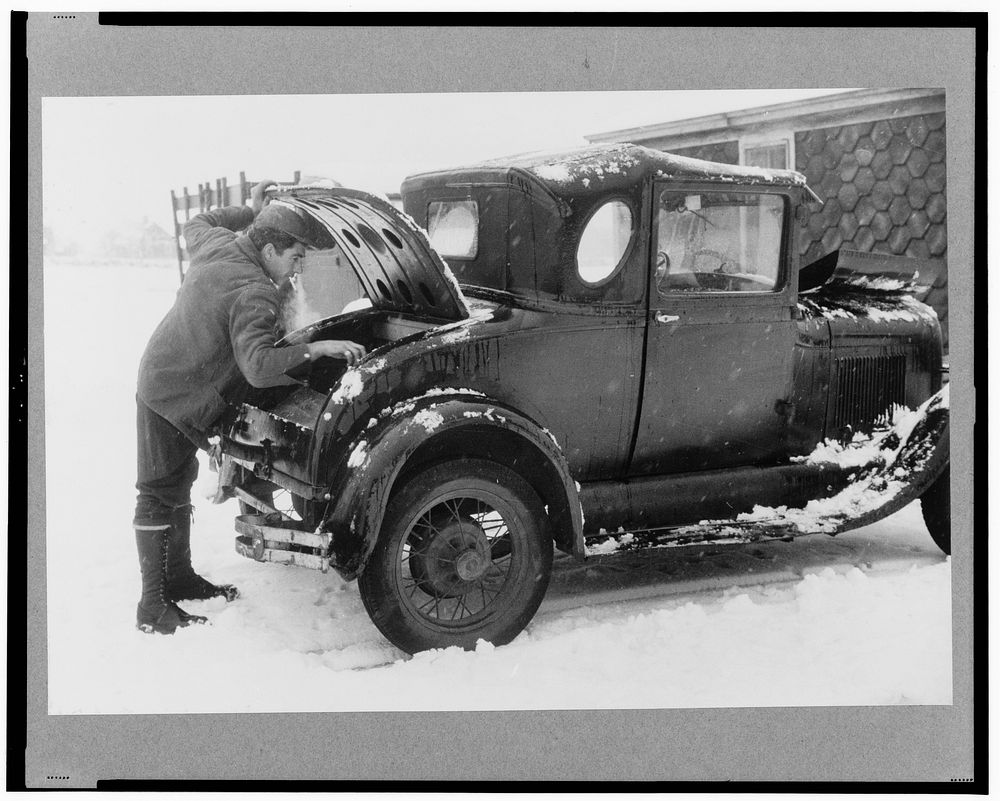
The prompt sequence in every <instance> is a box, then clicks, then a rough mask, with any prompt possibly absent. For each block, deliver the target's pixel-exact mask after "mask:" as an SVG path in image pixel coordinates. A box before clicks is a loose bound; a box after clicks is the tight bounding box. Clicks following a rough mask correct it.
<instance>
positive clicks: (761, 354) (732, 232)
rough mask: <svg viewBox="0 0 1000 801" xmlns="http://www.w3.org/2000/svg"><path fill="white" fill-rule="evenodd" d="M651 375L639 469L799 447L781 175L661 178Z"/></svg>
mask: <svg viewBox="0 0 1000 801" xmlns="http://www.w3.org/2000/svg"><path fill="white" fill-rule="evenodd" d="M653 201H654V202H653V217H654V219H653V231H652V240H651V241H652V243H653V248H651V250H653V253H652V254H651V272H652V275H651V282H650V304H649V311H648V319H647V340H646V361H645V383H644V387H643V394H642V401H641V404H640V417H639V422H638V427H637V432H636V443H635V448H634V450H633V456H632V461H631V467H630V474H631V475H650V474H660V473H673V472H687V471H695V470H707V469H715V468H724V467H733V466H739V465H761V464H767V463H772V462H774V461H777V460H780V459H782V458H783V457H784V456H785V455H786V452H787V444H786V442H787V428H788V414H789V408H790V403H789V396H790V393H791V381H792V369H793V348H794V343H795V329H794V325H795V323H794V321H793V319H792V306H793V298H794V295H793V292H794V287H793V286H792V282H791V281H790V280H789V269H788V263H789V258H788V254H789V253H790V252H791V246H792V243H791V236H790V234H791V230H790V228H791V226H790V208H791V203H790V200H789V198H788V197H786V196H785V195H784V194H782V193H780V192H779V191H776V190H774V189H771V188H769V187H738V186H728V187H718V186H711V187H708V186H699V185H687V186H678V185H677V184H668V183H665V182H664V183H658V184H656V185H655V190H654V192H653Z"/></svg>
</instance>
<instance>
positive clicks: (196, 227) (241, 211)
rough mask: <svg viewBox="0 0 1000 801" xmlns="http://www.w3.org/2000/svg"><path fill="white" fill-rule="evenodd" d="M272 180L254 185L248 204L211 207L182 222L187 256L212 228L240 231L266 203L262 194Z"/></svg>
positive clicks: (198, 245) (198, 246)
mask: <svg viewBox="0 0 1000 801" xmlns="http://www.w3.org/2000/svg"><path fill="white" fill-rule="evenodd" d="M274 183H275V182H274V181H273V180H272V179H270V178H267V179H265V180H263V181H261V182H260V183H258V184H257V185H256V186H254V188H253V190H252V191H251V193H250V204H251V205H249V206H226V207H225V208H222V209H212V210H210V211H205V212H202V213H201V214H198V215H196V216H195V217H192V218H191V219H190V220H189V221H188V222H187V223H185V224H184V241H185V242H186V243H187V252H188V255H189V256H192V257H193V255H194V252H195V251H196V250H198V248H200V247H201V246H202V245H203V244H204V243H205V240H206V239H207V238H208V236H210V235H211V232H212V229H213V228H225V229H226V230H227V231H234V232H235V231H242V230H243V229H244V228H246V227H247V226H248V225H250V223H252V222H253V221H254V218H255V217H256V216H257V215H258V214H260V210H261V209H262V208H264V206H266V205H267V198H266V197H265V195H264V192H265V190H266V189H267V188H268V187H269V186H274Z"/></svg>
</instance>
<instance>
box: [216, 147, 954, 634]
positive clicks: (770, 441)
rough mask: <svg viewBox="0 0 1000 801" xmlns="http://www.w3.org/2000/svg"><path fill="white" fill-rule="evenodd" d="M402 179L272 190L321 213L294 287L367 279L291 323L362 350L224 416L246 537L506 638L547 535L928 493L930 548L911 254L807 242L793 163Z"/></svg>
mask: <svg viewBox="0 0 1000 801" xmlns="http://www.w3.org/2000/svg"><path fill="white" fill-rule="evenodd" d="M402 197H403V203H404V209H405V213H401V212H399V211H398V210H397V209H395V208H394V207H393V206H391V205H390V204H389V203H388V202H387V201H385V200H383V199H380V198H378V197H375V196H372V195H368V194H366V193H362V192H357V191H354V190H349V189H342V188H333V189H316V188H286V189H283V190H282V191H280V192H278V193H277V194H276V195H275V196H274V200H272V202H284V203H288V204H291V205H293V206H295V207H296V208H298V209H300V210H301V211H302V212H303V213H304V214H306V215H307V216H308V217H309V218H310V219H311V220H312V221H313V222H314V224H315V228H316V241H317V248H316V250H315V251H314V252H312V253H311V254H310V257H309V258H312V259H313V263H314V264H316V265H320V266H319V267H317V268H316V269H315V270H314V271H313V272H314V274H316V275H319V274H321V273H322V269H320V267H322V266H323V265H325V266H326V267H327V268H328V269H327V275H328V279H327V280H326V283H325V284H324V283H323V281H322V280H318V279H317V281H315V282H314V286H315V287H321V288H322V287H326V289H322V291H319V292H313V293H311V294H312V295H314V296H315V295H317V294H319V295H324V294H326V295H331V294H337V293H336V292H334V291H333V289H331V287H334V285H335V284H337V282H338V281H340V282H341V283H343V282H344V281H346V282H347V284H349V285H350V287H349V289H348V290H347V295H350V294H351V293H354V294H355V295H360V296H362V297H363V298H364V299H365V301H364V303H362V304H360V305H361V306H362V307H361V308H359V307H358V304H352V305H349V306H348V308H349V309H353V310H350V311H347V312H345V313H339V312H338V311H337V308H338V307H339V305H340V304H341V303H342V302H343V300H344V297H339V298H338V299H337V301H336V303H335V304H334V306H333V307H332V308H331V309H328V310H326V311H322V312H321V313H319V314H318V315H317V314H315V313H314V314H313V316H314V317H315V316H318V317H319V319H316V320H313V321H312V322H309V323H308V324H306V325H304V326H301V327H297V328H295V329H294V330H291V331H290V332H289V333H288V334H286V336H285V341H287V342H304V341H309V340H315V339H324V338H325V339H350V340H353V341H356V342H359V343H362V344H364V345H365V346H366V347H367V349H368V355H367V356H366V357H365V358H364V359H363V360H362V361H361V362H360V363H359V364H357V365H355V366H353V367H350V368H349V367H348V366H347V365H346V363H344V362H341V361H338V360H335V359H323V360H319V361H317V362H316V363H314V364H312V365H311V366H310V367H309V368H308V372H304V373H302V374H301V375H299V376H296V377H298V378H299V379H300V380H301V384H300V385H298V386H294V387H281V388H277V389H271V390H260V391H257V392H256V393H255V395H254V396H253V397H251V398H250V399H249V400H248V401H247V402H245V403H242V404H238V405H234V406H232V407H231V408H230V410H229V413H227V415H226V416H225V418H224V419H223V420H222V421H221V424H220V427H219V436H220V450H221V453H222V455H223V456H222V462H221V465H220V473H221V476H220V495H219V497H220V499H221V498H225V497H231V496H233V495H234V494H235V495H237V496H238V497H239V498H240V499H241V500H242V501H243V503H244V504H245V508H244V512H245V514H244V515H242V516H241V517H240V518H238V520H237V528H238V530H239V531H240V534H241V536H240V537H238V539H237V547H238V549H239V550H240V551H241V552H242V553H244V555H247V556H251V557H253V558H257V559H261V560H271V561H279V562H285V563H291V564H300V565H306V566H311V567H317V568H319V569H322V570H326V569H328V568H329V567H333V568H334V569H335V570H336V571H338V572H339V573H340V574H341V575H343V576H344V577H346V578H354V577H358V578H359V587H360V590H361V595H362V598H363V600H364V602H365V605H366V608H367V609H368V611H369V613H370V615H371V617H372V619H373V621H374V622H375V623H376V625H378V627H379V628H380V629H381V630H382V631H383V633H385V634H386V636H387V637H388V638H389V639H390V640H391V641H392V642H394V643H395V644H396V645H398V646H399V647H400V648H403V649H404V650H408V651H411V652H412V651H416V650H421V649H424V648H429V647H441V646H448V645H460V646H462V647H474V645H475V643H476V641H477V640H478V639H479V638H483V639H486V640H490V641H492V642H494V643H501V642H506V641H509V640H510V639H511V638H513V637H514V636H516V635H517V633H518V632H519V631H521V629H522V628H523V627H524V626H525V625H526V624H527V622H528V620H530V618H531V616H532V614H533V613H534V611H535V609H536V608H537V606H538V604H539V603H540V601H541V598H542V596H543V594H544V591H545V587H546V585H547V582H548V576H549V572H550V569H551V563H552V549H553V546H554V547H555V548H557V549H559V550H561V551H564V552H567V553H572V554H574V555H576V556H579V557H585V556H586V554H587V553H588V548H590V549H591V551H594V550H597V551H601V552H606V551H607V550H614V549H622V548H633V547H646V546H650V545H656V546H664V545H676V544H687V543H693V542H705V541H721V540H735V541H747V540H753V539H756V538H760V537H784V538H789V537H794V536H796V535H798V534H801V533H809V532H811V531H825V532H827V533H836V532H838V531H842V530H846V529H848V528H852V527H854V526H856V525H862V524H865V523H868V522H873V520H875V519H878V518H880V517H883V516H885V515H887V514H889V513H890V512H892V511H895V510H896V509H897V508H899V507H900V506H901V505H902V504H903V503H906V502H909V501H910V500H913V499H914V498H916V497H919V496H922V495H923V496H925V498H926V497H931V496H933V498H934V503H933V504H928V503H925V512H926V511H927V507H931V508H932V510H933V511H932V512H931V519H929V520H928V525H929V527H931V530H932V532H935V527H936V533H935V537H936V539H938V540H939V542H940V543H942V547H944V548H947V541H946V538H947V530H948V522H947V502H948V484H947V482H948V450H947V443H948V412H947V406H948V404H947V392H946V387H945V391H942V381H943V378H942V372H943V369H942V346H941V333H940V328H939V325H938V322H937V318H936V315H935V314H934V312H933V310H932V309H930V308H929V307H928V306H926V305H924V304H923V303H921V302H920V301H919V300H918V299H917V297H919V295H920V292H921V291H922V288H921V286H920V278H919V276H920V267H921V264H920V263H919V262H915V261H913V260H909V259H900V258H898V257H890V256H881V255H876V254H866V253H850V252H847V251H843V250H842V251H837V252H834V253H831V254H828V255H827V256H826V257H824V258H823V259H821V260H820V261H818V262H815V263H813V264H811V265H805V266H801V265H800V264H799V256H798V251H799V249H798V235H799V231H798V227H797V226H798V222H799V219H800V217H801V212H800V209H801V208H802V207H803V206H804V205H806V204H809V203H811V202H814V201H815V200H816V198H815V196H814V195H813V194H812V193H811V191H810V190H809V189H808V187H806V185H805V183H804V179H803V177H802V176H801V175H800V174H798V173H795V172H791V171H773V170H761V169H754V168H747V167H741V166H734V165H723V164H713V163H709V162H703V161H696V160H692V159H686V158H680V157H676V156H673V155H670V154H666V153H662V152H658V151H655V150H651V149H648V148H644V147H639V146H634V145H602V146H594V147H588V148H582V149H578V150H574V151H568V152H565V153H553V154H530V155H525V156H522V157H514V158H509V159H503V160H497V161H491V162H485V163H481V164H476V165H473V166H470V167H465V168H456V169H452V170H443V171H438V172H432V173H425V174H421V175H416V176H413V177H410V178H408V179H407V180H406V181H405V182H404V184H403V186H402ZM425 232H426V233H425ZM309 274H310V270H309V267H308V265H307V268H306V270H305V271H304V272H303V278H304V279H305V278H308V276H309ZM329 276H332V277H329ZM310 302H312V301H310ZM276 490H284V491H287V493H289V494H290V495H291V498H292V501H293V504H292V507H293V508H292V509H289V510H285V511H284V512H282V511H280V510H278V511H277V512H276V507H275V506H274V505H273V503H274V496H273V493H274V492H275V491H276ZM935 493H936V494H935ZM810 504H812V507H810ZM824 504H825V505H824ZM810 508H812V512H809V511H808V510H809V509H810ZM789 510H793V511H794V510H798V511H799V512H801V514H799V515H798V516H796V515H795V514H792V513H791V512H790V511H789ZM934 515H936V517H935V516H934ZM926 516H927V515H926V514H925V517H926ZM942 521H943V522H942ZM932 522H933V523H934V525H932Z"/></svg>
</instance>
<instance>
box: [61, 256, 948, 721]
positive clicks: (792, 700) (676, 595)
mask: <svg viewBox="0 0 1000 801" xmlns="http://www.w3.org/2000/svg"><path fill="white" fill-rule="evenodd" d="M176 289H177V271H176V266H175V265H173V264H171V263H169V262H164V263H162V264H159V265H155V266H152V265H150V266H143V265H141V263H137V264H131V265H130V264H118V265H98V264H91V263H59V262H55V261H49V262H47V263H46V265H45V298H44V300H45V308H44V312H45V402H46V408H45V415H46V420H45V422H46V435H45V456H46V480H47V482H46V504H47V506H46V508H47V522H46V547H47V558H46V569H47V600H48V603H47V609H48V614H47V624H48V631H47V635H48V692H49V712H50V714H118V713H168V712H169V713H185V712H186V713H191V712H272V711H294V712H305V711H332V710H485V709H569V708H622V709H627V708H657V707H718V706H789V705H796V706H808V705H879V704H950V703H951V700H952V678H951V634H952V631H951V566H950V561H949V560H948V559H947V558H945V557H944V556H942V555H941V554H940V553H939V552H938V551H937V550H936V548H935V546H934V545H933V544H932V543H931V540H930V537H929V535H928V534H927V532H926V530H925V529H924V526H923V522H922V520H921V518H920V513H919V509H918V507H917V506H916V505H911V506H909V507H907V508H905V509H904V510H902V511H901V512H899V513H898V514H896V515H894V516H893V517H892V518H889V519H888V520H886V521H883V522H882V523H880V524H878V525H875V526H870V527H868V528H867V529H862V530H860V531H857V532H851V533H849V534H845V535H841V536H840V537H837V538H835V539H831V538H829V537H826V536H825V535H822V534H820V535H814V536H812V537H807V538H804V539H802V540H800V541H797V542H794V543H780V542H772V543H760V544H756V545H747V546H730V547H720V546H716V547H695V548H687V549H673V550H670V551H665V550H664V551H657V552H655V553H654V552H646V553H645V554H642V555H636V554H630V555H627V556H623V557H618V556H613V557H600V558H599V559H596V560H592V561H588V562H587V563H586V564H584V565H579V564H577V563H575V562H570V561H568V560H566V559H560V560H557V561H558V570H557V573H556V576H555V578H554V580H553V584H552V587H551V588H550V592H549V595H548V596H547V598H546V601H545V603H544V604H543V606H542V608H541V610H540V611H539V614H538V615H537V616H536V618H535V619H534V620H533V621H532V623H531V624H530V625H529V626H528V628H527V630H526V631H525V632H524V633H522V634H521V635H520V636H519V637H518V638H517V639H516V640H515V641H514V642H513V643H511V644H510V645H507V646H505V647H502V648H493V647H492V646H490V645H487V644H482V645H481V647H480V648H479V649H478V650H477V651H475V652H462V651H458V650H453V649H450V650H445V651H434V652H427V653H423V654H419V655H417V656H416V657H413V658H412V659H411V658H407V657H406V655H405V654H403V653H401V652H399V651H397V650H396V649H395V648H393V647H392V646H391V645H390V644H389V643H388V642H386V641H385V640H384V639H383V638H382V637H381V635H380V634H379V633H378V631H377V630H376V629H375V628H374V626H373V625H372V624H371V623H370V622H369V620H368V617H367V615H366V614H365V612H364V609H363V607H362V604H361V601H360V598H359V597H358V593H357V589H356V586H355V585H354V584H353V583H349V584H345V583H344V582H342V581H341V580H340V579H339V578H337V577H336V575H335V574H333V573H330V574H328V575H323V574H321V573H319V572H316V571H310V570H307V569H304V568H294V567H283V566H279V565H273V564H258V563H256V562H253V561H251V560H248V559H244V558H243V557H240V556H238V555H237V554H236V553H235V551H234V548H233V537H234V536H235V532H234V531H233V516H234V515H235V514H237V509H236V507H235V502H233V501H231V502H229V503H228V504H223V505H221V506H213V505H212V504H211V503H210V502H209V501H208V500H207V498H206V497H205V495H206V493H208V494H210V492H211V490H212V486H211V484H212V480H213V479H214V477H215V475H214V474H213V473H211V472H209V471H208V470H207V467H206V464H205V462H204V461H203V462H202V475H201V477H200V479H199V483H198V485H197V486H196V488H195V498H194V503H195V505H196V507H197V510H196V512H195V523H194V529H193V538H192V539H193V550H194V558H195V566H196V567H197V568H198V569H200V570H201V572H202V573H203V574H204V575H206V576H207V577H208V578H211V579H214V580H217V581H226V582H232V583H235V584H237V585H238V586H239V587H240V589H241V591H242V597H241V598H240V599H239V600H237V601H236V602H234V603H231V604H228V605H227V604H226V603H224V602H223V601H222V600H221V599H216V600H213V601H209V602H202V603H190V604H184V605H183V606H185V608H187V609H188V611H191V612H195V613H199V614H205V615H207V616H208V617H209V618H210V619H211V625H209V626H199V627H192V628H188V629H184V630H181V631H179V632H178V633H177V634H176V635H174V636H170V637H164V636H149V635H145V634H141V633H139V632H138V631H136V630H135V628H134V623H135V604H136V601H137V599H138V596H139V570H138V565H137V560H136V554H135V541H134V535H133V532H132V528H131V518H132V512H133V506H134V499H135V490H134V487H133V485H134V481H135V475H134V473H135V444H134V443H135V431H134V420H135V417H134V415H135V411H134V394H135V375H136V368H137V365H138V360H139V356H140V354H141V353H142V349H143V347H144V345H145V343H146V340H147V338H148V336H149V335H150V333H151V332H152V330H153V328H154V327H155V326H156V324H157V323H158V322H159V320H160V317H161V316H162V314H163V313H164V312H165V311H166V309H167V308H168V307H169V305H170V303H171V302H172V300H173V296H174V293H175V292H176ZM637 677H642V678H641V679H640V680H636V678H637Z"/></svg>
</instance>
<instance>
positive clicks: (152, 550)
mask: <svg viewBox="0 0 1000 801" xmlns="http://www.w3.org/2000/svg"><path fill="white" fill-rule="evenodd" d="M135 544H136V548H137V549H138V551H139V570H140V571H141V573H142V597H141V598H140V599H139V604H138V606H137V607H136V612H135V626H136V628H137V629H139V630H140V631H144V632H146V633H147V634H154V633H156V634H173V633H174V631H176V630H177V629H178V628H181V627H183V626H190V625H192V624H193V623H207V622H208V618H205V617H201V616H200V615H191V614H188V613H187V612H185V611H184V610H183V609H181V608H180V607H179V606H177V604H175V603H173V602H172V601H171V600H170V599H169V598H168V597H167V562H168V560H169V558H170V543H169V529H167V528H157V529H136V532H135Z"/></svg>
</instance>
